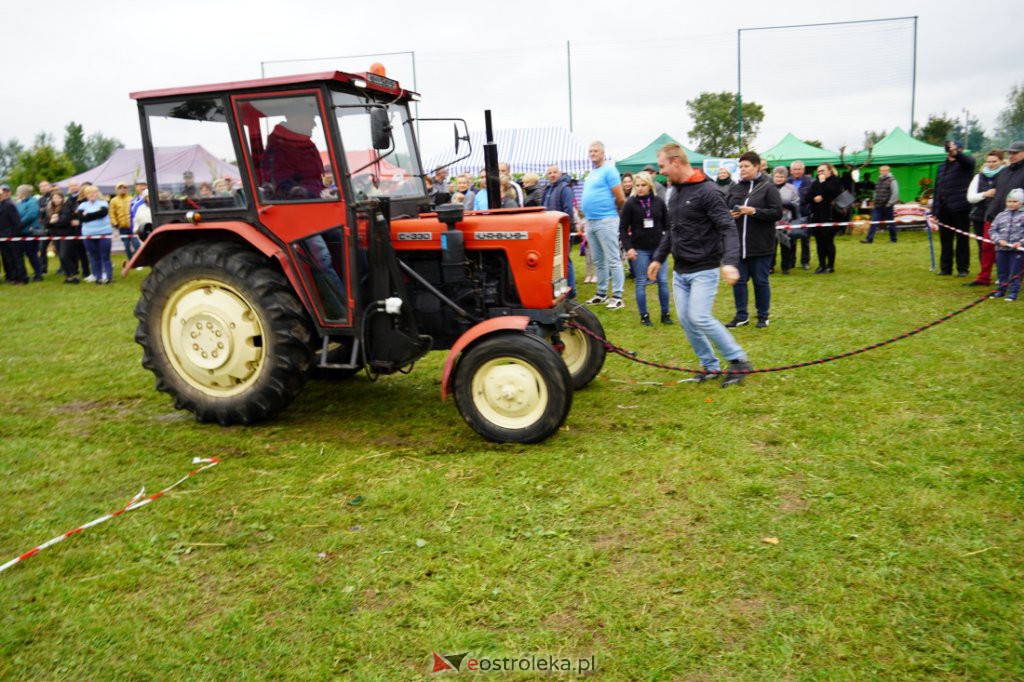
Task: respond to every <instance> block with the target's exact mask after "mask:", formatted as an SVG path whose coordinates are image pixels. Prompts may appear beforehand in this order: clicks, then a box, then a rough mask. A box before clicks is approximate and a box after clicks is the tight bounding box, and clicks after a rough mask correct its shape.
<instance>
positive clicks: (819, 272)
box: [814, 268, 828, 275]
mask: <svg viewBox="0 0 1024 682" xmlns="http://www.w3.org/2000/svg"><path fill="white" fill-rule="evenodd" d="M825 272H828V269H827V268H818V269H817V270H815V271H814V274H815V275H820V274H822V273H825Z"/></svg>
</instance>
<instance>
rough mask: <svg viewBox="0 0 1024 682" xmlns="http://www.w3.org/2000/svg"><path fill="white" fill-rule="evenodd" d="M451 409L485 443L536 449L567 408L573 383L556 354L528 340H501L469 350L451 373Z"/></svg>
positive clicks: (544, 344) (520, 336)
mask: <svg viewBox="0 0 1024 682" xmlns="http://www.w3.org/2000/svg"><path fill="white" fill-rule="evenodd" d="M454 384H455V391H454V393H455V404H456V405H457V406H458V408H459V412H460V413H461V414H462V418H463V419H465V420H466V423H468V424H469V425H470V427H472V429H473V430H474V431H476V432H477V433H479V434H480V435H481V436H483V437H484V438H486V439H487V440H491V441H496V442H499V443H538V442H540V441H542V440H544V439H545V438H547V437H548V436H550V435H552V434H553V433H555V432H556V431H557V430H558V428H559V427H560V426H561V425H562V423H563V422H564V421H565V418H566V416H568V414H569V408H570V407H572V378H571V377H570V376H569V370H568V369H567V368H566V366H565V363H564V362H563V361H562V358H561V357H559V355H558V352H557V351H556V350H555V349H554V348H553V347H552V346H551V345H550V344H549V343H547V342H546V341H544V340H542V339H540V338H538V337H536V336H533V335H531V334H522V333H517V334H501V335H499V336H495V337H493V338H490V339H485V340H483V341H481V342H480V343H479V344H477V345H475V346H473V347H471V348H470V349H469V350H468V351H466V352H465V354H464V355H463V356H462V358H461V359H460V360H459V364H458V365H457V366H456V368H455V382H454Z"/></svg>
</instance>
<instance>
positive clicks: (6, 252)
mask: <svg viewBox="0 0 1024 682" xmlns="http://www.w3.org/2000/svg"><path fill="white" fill-rule="evenodd" d="M22 243H23V242H3V243H0V259H2V260H3V262H4V273H5V276H6V278H7V281H8V282H27V281H28V274H27V273H26V272H25V256H24V253H23V252H22Z"/></svg>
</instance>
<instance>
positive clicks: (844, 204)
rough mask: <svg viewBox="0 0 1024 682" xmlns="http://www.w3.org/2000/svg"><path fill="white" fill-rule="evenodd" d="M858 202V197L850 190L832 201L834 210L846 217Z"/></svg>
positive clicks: (846, 190)
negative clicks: (854, 203)
mask: <svg viewBox="0 0 1024 682" xmlns="http://www.w3.org/2000/svg"><path fill="white" fill-rule="evenodd" d="M856 200H857V199H856V197H854V196H853V193H852V192H850V190H848V189H844V190H843V192H842V193H841V194H840V195H839V196H837V197H836V198H835V199H833V200H832V208H834V209H835V210H837V211H840V212H841V213H843V214H844V215H846V214H847V213H848V212H849V210H850V207H851V206H853V202H855V201H856Z"/></svg>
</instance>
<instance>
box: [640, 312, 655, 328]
mask: <svg viewBox="0 0 1024 682" xmlns="http://www.w3.org/2000/svg"><path fill="white" fill-rule="evenodd" d="M640 324H642V325H643V326H645V327H653V326H654V325H653V324H651V316H650V315H648V314H646V313H644V314H643V315H641V316H640Z"/></svg>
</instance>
